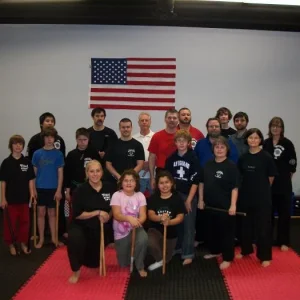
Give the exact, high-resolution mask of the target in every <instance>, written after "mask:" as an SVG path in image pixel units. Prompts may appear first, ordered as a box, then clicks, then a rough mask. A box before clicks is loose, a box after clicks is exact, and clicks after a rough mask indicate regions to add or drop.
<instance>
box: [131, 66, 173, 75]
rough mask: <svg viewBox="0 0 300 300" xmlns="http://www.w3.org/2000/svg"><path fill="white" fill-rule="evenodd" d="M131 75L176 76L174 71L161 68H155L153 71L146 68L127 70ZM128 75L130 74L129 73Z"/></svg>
mask: <svg viewBox="0 0 300 300" xmlns="http://www.w3.org/2000/svg"><path fill="white" fill-rule="evenodd" d="M127 69H128V72H129V73H137V74H141V73H143V74H148V73H150V74H151V73H159V74H175V72H174V70H168V69H160V68H157V67H155V68H153V69H146V68H129V67H128V68H127ZM127 74H128V73H127Z"/></svg>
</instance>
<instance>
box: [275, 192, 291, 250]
mask: <svg viewBox="0 0 300 300" xmlns="http://www.w3.org/2000/svg"><path fill="white" fill-rule="evenodd" d="M291 194H292V193H286V194H281V195H279V194H273V196H272V201H273V228H274V213H275V212H277V213H278V223H277V234H276V242H277V244H278V245H279V246H281V245H287V246H288V245H289V244H290V220H291V205H292V200H291Z"/></svg>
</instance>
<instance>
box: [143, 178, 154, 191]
mask: <svg viewBox="0 0 300 300" xmlns="http://www.w3.org/2000/svg"><path fill="white" fill-rule="evenodd" d="M146 190H148V191H149V193H150V194H152V189H151V184H150V178H140V191H141V193H144V192H145V191H146Z"/></svg>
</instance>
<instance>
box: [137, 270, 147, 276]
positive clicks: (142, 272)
mask: <svg viewBox="0 0 300 300" xmlns="http://www.w3.org/2000/svg"><path fill="white" fill-rule="evenodd" d="M139 273H140V276H141V277H147V272H146V271H145V270H144V269H142V270H139Z"/></svg>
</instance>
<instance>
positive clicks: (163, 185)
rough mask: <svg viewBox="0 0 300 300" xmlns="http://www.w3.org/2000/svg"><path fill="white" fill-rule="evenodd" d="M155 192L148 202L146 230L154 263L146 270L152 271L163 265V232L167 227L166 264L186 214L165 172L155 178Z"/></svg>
mask: <svg viewBox="0 0 300 300" xmlns="http://www.w3.org/2000/svg"><path fill="white" fill-rule="evenodd" d="M156 187H157V190H156V191H155V193H154V194H153V195H152V196H151V197H150V198H149V201H148V218H149V220H150V221H151V222H150V228H149V230H148V251H149V253H150V255H151V256H153V257H154V259H155V263H153V264H152V265H150V266H149V268H148V270H149V271H153V270H155V269H157V268H160V267H162V265H163V260H162V259H163V231H164V225H166V226H167V241H166V245H167V249H166V250H167V251H166V262H167V263H168V262H169V261H170V260H171V258H172V254H173V251H174V249H175V246H176V242H177V228H176V226H175V225H177V224H179V223H181V222H182V221H183V218H184V214H185V212H186V210H185V206H184V203H183V201H182V199H181V197H180V196H179V195H178V194H177V192H176V191H175V188H174V187H175V183H174V179H173V177H172V175H171V174H170V173H169V172H167V171H161V172H159V173H158V174H157V176H156Z"/></svg>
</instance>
